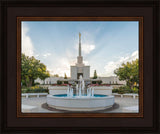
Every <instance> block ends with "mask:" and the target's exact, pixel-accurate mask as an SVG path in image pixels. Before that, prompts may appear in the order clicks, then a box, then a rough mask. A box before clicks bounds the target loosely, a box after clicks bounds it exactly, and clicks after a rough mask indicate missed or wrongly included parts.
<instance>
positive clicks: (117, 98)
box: [17, 17, 143, 117]
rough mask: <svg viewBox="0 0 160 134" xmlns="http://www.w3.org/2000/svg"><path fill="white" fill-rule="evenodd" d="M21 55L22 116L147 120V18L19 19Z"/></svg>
mask: <svg viewBox="0 0 160 134" xmlns="http://www.w3.org/2000/svg"><path fill="white" fill-rule="evenodd" d="M34 27H36V29H34ZM42 31H43V32H42ZM78 31H80V32H78ZM45 32H46V33H45ZM29 33H31V35H29ZM69 33H70V35H69ZM76 33H77V34H76ZM76 35H78V36H76ZM32 36H33V37H32ZM40 36H41V38H40ZM65 36H67V37H65ZM48 37H50V39H49V38H48ZM77 37H78V38H77ZM62 38H63V40H62ZM65 38H66V40H64V39H65ZM126 38H127V39H126ZM63 41H64V42H63ZM33 42H37V43H36V44H35V45H34V43H33ZM41 42H43V44H41ZM45 42H49V43H48V44H46V43H45ZM67 42H68V43H67ZM44 43H45V44H44ZM71 44H73V45H71ZM128 44H130V45H128ZM120 49H121V50H120ZM20 51H21V53H17V61H18V62H17V70H18V71H17V87H18V88H17V116H18V117H26V116H28V117H29V116H32V117H33V116H36V117H37V116H39V117H46V116H50V117H62V116H63V117H73V116H74V117H110V116H112V117H122V116H123V117H143V17H17V52H20ZM60 53H61V54H60ZM77 54H78V55H77ZM83 55H84V56H83ZM87 57H88V58H87ZM75 59H77V60H75ZM86 64H87V65H86ZM97 64H98V65H97ZM98 72H99V73H98ZM20 76H21V77H20ZM41 96H45V97H41ZM37 102H39V103H37ZM64 113H66V114H64Z"/></svg>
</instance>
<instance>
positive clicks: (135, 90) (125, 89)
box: [112, 86, 139, 94]
mask: <svg viewBox="0 0 160 134" xmlns="http://www.w3.org/2000/svg"><path fill="white" fill-rule="evenodd" d="M138 91H139V89H138V87H134V88H133V89H130V88H129V87H128V86H123V87H119V89H113V90H112V92H113V93H118V94H125V93H138Z"/></svg>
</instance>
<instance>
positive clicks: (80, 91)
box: [67, 75, 94, 98]
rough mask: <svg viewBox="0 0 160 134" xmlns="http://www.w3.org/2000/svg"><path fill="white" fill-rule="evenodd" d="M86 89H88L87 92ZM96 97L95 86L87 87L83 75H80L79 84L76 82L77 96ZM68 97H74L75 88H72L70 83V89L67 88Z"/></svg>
mask: <svg viewBox="0 0 160 134" xmlns="http://www.w3.org/2000/svg"><path fill="white" fill-rule="evenodd" d="M85 91H87V94H85ZM84 96H85V97H94V88H93V87H89V88H87V89H86V88H85V82H84V80H83V77H82V75H80V77H79V82H78V84H76V97H79V98H81V97H84ZM67 97H73V88H71V87H70V86H69V85H68V89H67Z"/></svg>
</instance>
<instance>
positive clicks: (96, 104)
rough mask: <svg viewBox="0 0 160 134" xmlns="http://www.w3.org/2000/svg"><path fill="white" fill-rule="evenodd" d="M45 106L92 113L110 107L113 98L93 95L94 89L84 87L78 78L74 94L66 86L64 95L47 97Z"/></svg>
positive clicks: (83, 83)
mask: <svg viewBox="0 0 160 134" xmlns="http://www.w3.org/2000/svg"><path fill="white" fill-rule="evenodd" d="M47 104H48V105H49V106H50V107H53V108H56V109H61V110H69V111H94V110H102V109H106V108H109V107H112V105H113V104H114V96H110V95H103V94H94V88H93V87H86V86H85V82H84V80H83V78H82V76H80V79H79V82H78V84H77V85H76V89H75V93H74V89H73V87H71V86H68V89H67V93H66V94H56V95H51V94H50V95H48V96H47Z"/></svg>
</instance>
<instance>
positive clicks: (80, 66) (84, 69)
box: [70, 33, 90, 80]
mask: <svg viewBox="0 0 160 134" xmlns="http://www.w3.org/2000/svg"><path fill="white" fill-rule="evenodd" d="M78 52H79V53H78V57H77V63H76V65H75V66H71V68H70V69H71V70H70V73H71V79H73V80H76V79H79V76H80V75H82V77H83V79H85V80H87V79H90V66H85V65H84V63H83V57H82V54H81V33H79V51H78Z"/></svg>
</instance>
